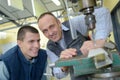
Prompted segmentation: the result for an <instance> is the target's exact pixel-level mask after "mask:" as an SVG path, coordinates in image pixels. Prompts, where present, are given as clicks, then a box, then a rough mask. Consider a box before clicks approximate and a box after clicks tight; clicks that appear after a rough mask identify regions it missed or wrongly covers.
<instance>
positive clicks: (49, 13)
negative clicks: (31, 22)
mask: <svg viewBox="0 0 120 80" xmlns="http://www.w3.org/2000/svg"><path fill="white" fill-rule="evenodd" d="M45 15H51V16H53V17H54V18H55V19H56V20H57V17H55V16H54V15H53V14H52V13H51V12H45V13H43V14H41V15H40V16H39V18H38V21H37V22H39V20H40V19H41V18H42V17H44V16H45Z"/></svg>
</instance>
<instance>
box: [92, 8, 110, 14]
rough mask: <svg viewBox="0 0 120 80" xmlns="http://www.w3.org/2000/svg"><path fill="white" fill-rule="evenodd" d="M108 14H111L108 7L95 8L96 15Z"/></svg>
mask: <svg viewBox="0 0 120 80" xmlns="http://www.w3.org/2000/svg"><path fill="white" fill-rule="evenodd" d="M107 12H110V11H109V9H108V8H106V7H99V8H95V12H94V13H95V14H97V13H99V14H100V13H107Z"/></svg>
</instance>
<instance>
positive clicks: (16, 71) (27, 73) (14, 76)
mask: <svg viewBox="0 0 120 80" xmlns="http://www.w3.org/2000/svg"><path fill="white" fill-rule="evenodd" d="M0 60H2V61H4V63H5V65H6V67H7V70H8V72H9V75H10V79H9V80H41V78H42V75H43V72H44V69H45V65H46V61H47V54H46V51H45V50H43V49H40V50H39V52H38V56H37V57H36V58H34V62H32V63H31V62H30V61H28V60H27V59H25V57H24V56H23V54H22V52H21V50H20V48H19V47H18V46H15V47H13V48H12V49H10V50H8V51H7V52H6V53H5V54H4V55H2V56H1V57H0Z"/></svg>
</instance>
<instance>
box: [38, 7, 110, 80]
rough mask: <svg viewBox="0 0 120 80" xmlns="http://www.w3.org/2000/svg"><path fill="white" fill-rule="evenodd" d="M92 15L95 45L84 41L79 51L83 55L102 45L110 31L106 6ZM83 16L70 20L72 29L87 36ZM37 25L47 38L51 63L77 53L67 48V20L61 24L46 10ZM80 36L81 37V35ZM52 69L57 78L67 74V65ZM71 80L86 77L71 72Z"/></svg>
mask: <svg viewBox="0 0 120 80" xmlns="http://www.w3.org/2000/svg"><path fill="white" fill-rule="evenodd" d="M94 15H95V17H96V21H97V22H96V28H95V30H96V32H95V44H96V45H94V41H92V40H87V41H84V43H83V45H82V46H81V48H80V51H81V52H82V54H83V55H85V56H86V55H88V52H89V50H91V49H94V48H100V47H103V46H104V43H105V41H106V38H107V36H108V35H109V33H110V32H111V31H112V22H111V16H110V12H109V11H108V10H107V9H106V8H103V7H102V8H98V9H96V10H95V12H94ZM84 17H85V16H84V15H80V16H77V17H75V18H73V19H71V20H70V22H71V25H72V26H71V27H74V29H75V30H76V31H78V32H79V33H81V34H82V35H83V36H87V33H88V32H87V31H88V30H87V26H86V24H85V20H84ZM38 26H39V29H40V30H41V31H42V32H43V34H44V35H45V36H46V37H47V38H48V39H49V42H48V44H47V48H48V49H47V54H48V56H49V58H50V60H51V62H52V63H54V62H55V61H56V60H58V59H59V57H60V58H65V59H66V58H71V57H73V56H76V55H77V50H76V49H75V48H67V47H68V45H69V44H70V42H71V41H72V38H71V32H70V28H69V25H68V24H67V22H64V23H63V24H61V22H60V21H59V20H58V19H57V18H56V17H55V16H54V15H53V14H51V13H49V12H48V13H43V14H42V15H40V17H39V19H38ZM81 38H83V37H82V36H81ZM58 44H59V45H58ZM76 45H77V44H76ZM66 48H67V49H66ZM52 70H53V74H54V76H56V77H57V78H63V77H65V76H66V75H67V74H68V68H67V67H62V68H53V69H52ZM70 70H72V69H70ZM71 72H72V71H71ZM71 80H87V78H86V77H84V76H83V77H82V76H80V77H74V74H73V73H71Z"/></svg>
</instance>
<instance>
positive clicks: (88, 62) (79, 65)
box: [50, 0, 120, 78]
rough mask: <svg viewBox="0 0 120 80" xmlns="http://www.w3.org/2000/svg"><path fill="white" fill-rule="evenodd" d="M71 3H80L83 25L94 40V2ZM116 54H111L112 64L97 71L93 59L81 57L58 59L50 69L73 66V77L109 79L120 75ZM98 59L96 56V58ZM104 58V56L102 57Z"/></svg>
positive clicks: (91, 0)
mask: <svg viewBox="0 0 120 80" xmlns="http://www.w3.org/2000/svg"><path fill="white" fill-rule="evenodd" d="M70 1H71V2H73V3H76V2H80V3H82V9H80V11H81V12H83V14H84V15H85V23H86V25H87V26H88V30H90V31H92V35H93V41H94V43H95V40H94V36H95V35H94V30H93V29H94V28H95V23H96V20H95V16H94V15H93V12H94V7H95V6H96V1H95V0H79V1H78V0H70ZM116 53H117V52H113V53H111V59H112V62H113V63H112V62H111V63H112V64H111V63H110V64H109V65H107V66H104V67H102V68H99V69H97V68H96V66H95V61H94V59H93V58H86V57H82V56H77V57H73V58H70V59H59V60H58V61H56V62H55V63H54V64H52V65H50V66H51V67H54V66H55V67H63V66H73V69H74V75H75V76H80V75H86V74H91V75H92V77H96V78H111V77H116V76H119V75H120V72H119V71H120V68H119V67H120V63H119V61H120V57H119V55H118V54H116ZM97 57H98V56H97ZM103 57H104V55H103ZM98 59H100V61H102V60H104V58H103V59H102V60H101V58H99V57H98ZM98 62H99V60H98Z"/></svg>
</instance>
